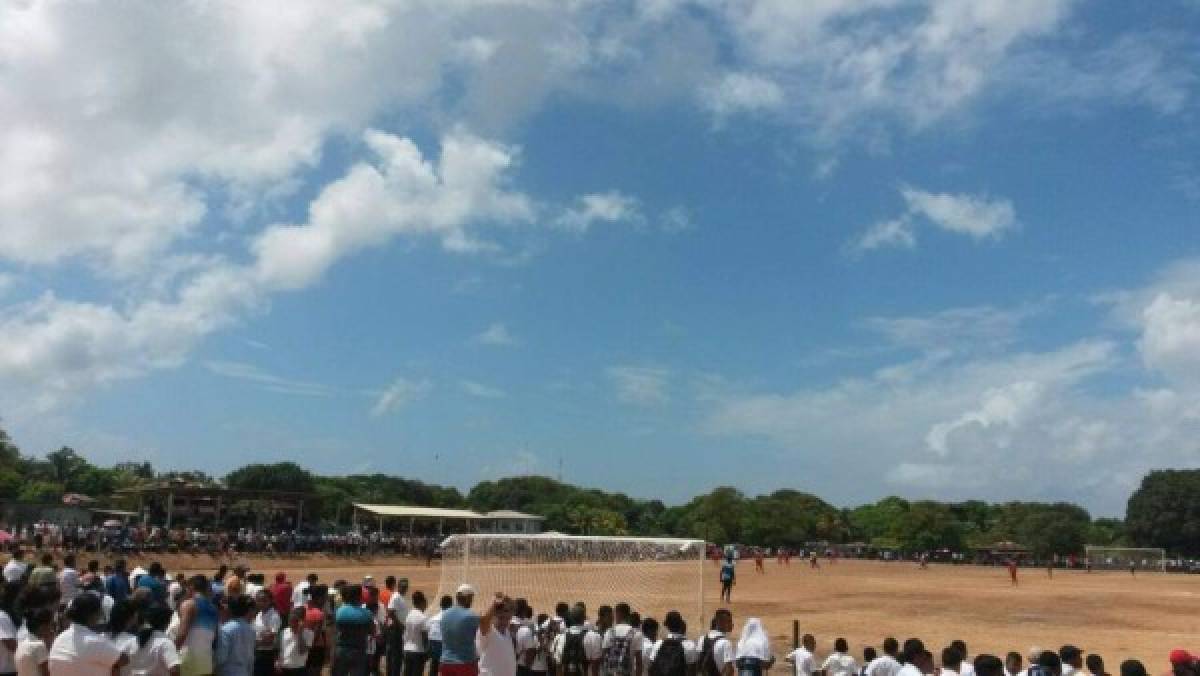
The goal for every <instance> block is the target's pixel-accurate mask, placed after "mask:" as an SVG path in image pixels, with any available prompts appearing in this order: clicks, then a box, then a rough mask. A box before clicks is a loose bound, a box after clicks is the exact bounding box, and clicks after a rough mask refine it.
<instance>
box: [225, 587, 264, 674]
mask: <svg viewBox="0 0 1200 676" xmlns="http://www.w3.org/2000/svg"><path fill="white" fill-rule="evenodd" d="M228 602H229V615H230V619H229V621H228V622H226V623H225V624H223V625H221V631H220V633H219V634H218V635H217V655H216V663H217V664H216V667H217V674H218V675H219V676H252V675H253V673H254V646H255V640H256V637H255V634H254V626H253V625H251V624H250V622H249V620H248V616H249V615H250V611H251V610H253V609H254V604H253V603H251V601H250V597H248V596H235V597H233V598H231V599H229V600H228Z"/></svg>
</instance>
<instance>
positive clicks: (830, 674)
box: [821, 638, 858, 676]
mask: <svg viewBox="0 0 1200 676" xmlns="http://www.w3.org/2000/svg"><path fill="white" fill-rule="evenodd" d="M849 650H850V646H849V645H848V644H847V643H846V639H844V638H839V639H837V640H835V641H834V642H833V653H832V654H831V655H830V656H829V657H826V658H825V663H824V664H822V665H821V670H822V671H824V672H825V676H857V674H858V662H856V661H855V660H854V658H853V657H852V656H850V654H849Z"/></svg>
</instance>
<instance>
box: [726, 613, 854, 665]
mask: <svg viewBox="0 0 1200 676" xmlns="http://www.w3.org/2000/svg"><path fill="white" fill-rule="evenodd" d="M734 659H735V661H736V664H737V671H738V674H739V676H762V675H763V674H764V673H765V672H766V671H767V670H769V669H770V668H771V666H772V665H773V664H775V658H774V656H772V655H771V638H770V637H769V636H767V632H766V630H765V629H764V628H763V625H762V620H760V619H758V618H757V617H751V618H750V619H748V620H746V624H745V626H743V627H742V637H741V639H739V640H738V644H737V652H736V653H735V655H734ZM852 676H853V675H852Z"/></svg>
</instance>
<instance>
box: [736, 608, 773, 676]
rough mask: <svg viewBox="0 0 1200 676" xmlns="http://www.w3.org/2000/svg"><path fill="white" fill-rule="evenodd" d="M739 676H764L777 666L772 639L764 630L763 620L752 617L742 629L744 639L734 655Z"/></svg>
mask: <svg viewBox="0 0 1200 676" xmlns="http://www.w3.org/2000/svg"><path fill="white" fill-rule="evenodd" d="M734 664H735V665H736V666H737V672H738V676H762V675H763V673H764V672H766V671H767V670H768V669H770V668H771V666H772V665H773V664H775V658H774V657H773V656H772V655H771V638H770V637H769V636H767V631H766V629H764V628H763V624H762V620H760V619H758V618H757V617H751V618H750V619H748V620H746V626H744V627H742V638H741V640H739V641H738V644H737V652H736V653H735V655H734Z"/></svg>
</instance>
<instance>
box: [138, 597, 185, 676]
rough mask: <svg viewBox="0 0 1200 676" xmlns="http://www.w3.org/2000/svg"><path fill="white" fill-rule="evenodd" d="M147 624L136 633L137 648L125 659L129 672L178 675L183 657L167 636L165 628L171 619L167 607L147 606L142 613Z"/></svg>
mask: <svg viewBox="0 0 1200 676" xmlns="http://www.w3.org/2000/svg"><path fill="white" fill-rule="evenodd" d="M142 620H143V621H144V622H145V623H146V624H147V625H149V627H148V628H144V629H142V630H141V631H140V632H139V633H138V638H137V650H136V651H135V652H134V653H133V657H131V658H130V660H129V672H130V674H132V676H179V667H180V665H181V664H182V663H183V660H181V659H180V657H179V650H178V649H177V648H176V647H175V641H174V640H172V639H170V638H168V637H167V634H166V629H167V626H168V624H169V623H170V621H171V611H170V609H169V608H165V607H163V606H151V607H149V608H147V609H146V610H145V611H144V612H143V614H142Z"/></svg>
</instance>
